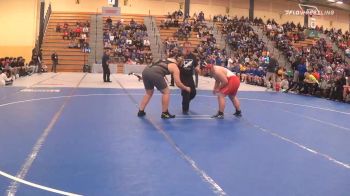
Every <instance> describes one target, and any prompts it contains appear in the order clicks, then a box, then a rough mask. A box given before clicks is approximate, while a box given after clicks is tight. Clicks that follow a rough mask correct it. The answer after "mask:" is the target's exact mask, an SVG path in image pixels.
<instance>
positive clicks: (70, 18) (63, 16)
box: [42, 12, 95, 72]
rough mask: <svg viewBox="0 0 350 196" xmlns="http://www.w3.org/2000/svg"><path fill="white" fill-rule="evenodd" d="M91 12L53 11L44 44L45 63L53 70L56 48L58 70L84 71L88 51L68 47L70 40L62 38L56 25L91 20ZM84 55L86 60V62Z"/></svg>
mask: <svg viewBox="0 0 350 196" xmlns="http://www.w3.org/2000/svg"><path fill="white" fill-rule="evenodd" d="M93 14H95V13H89V12H81V13H80V12H53V13H52V14H51V17H50V20H49V23H48V26H47V29H46V33H45V35H44V41H43V45H42V50H43V63H44V64H46V65H47V67H48V70H51V65H52V62H51V54H52V53H53V51H54V50H55V51H56V52H57V54H58V57H59V64H58V66H57V71H58V72H82V68H83V65H84V64H86V62H87V59H88V53H83V52H82V51H81V49H71V48H68V45H69V42H70V41H69V40H63V39H62V35H63V33H62V32H56V30H55V29H56V25H57V23H60V24H61V25H62V26H63V24H64V23H68V25H69V26H70V27H72V26H75V25H76V22H82V23H85V22H87V21H89V22H90V19H91V15H93ZM84 55H86V56H85V62H84Z"/></svg>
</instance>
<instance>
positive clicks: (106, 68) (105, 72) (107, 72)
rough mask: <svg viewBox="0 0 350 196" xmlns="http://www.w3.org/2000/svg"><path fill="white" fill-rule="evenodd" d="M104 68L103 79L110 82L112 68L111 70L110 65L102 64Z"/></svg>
mask: <svg viewBox="0 0 350 196" xmlns="http://www.w3.org/2000/svg"><path fill="white" fill-rule="evenodd" d="M102 68H103V81H104V82H108V81H110V79H109V76H110V75H111V70H109V67H108V66H102Z"/></svg>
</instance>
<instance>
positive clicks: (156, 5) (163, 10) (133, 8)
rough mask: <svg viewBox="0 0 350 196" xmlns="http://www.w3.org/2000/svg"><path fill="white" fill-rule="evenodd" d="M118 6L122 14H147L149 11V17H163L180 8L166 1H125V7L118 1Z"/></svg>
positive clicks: (178, 5) (175, 3) (177, 4)
mask: <svg viewBox="0 0 350 196" xmlns="http://www.w3.org/2000/svg"><path fill="white" fill-rule="evenodd" d="M119 6H120V7H121V11H122V13H131V14H148V13H149V11H150V12H151V15H165V14H167V13H168V12H173V11H175V10H178V9H179V8H180V4H179V3H178V2H169V1H166V0H127V4H126V5H124V0H119Z"/></svg>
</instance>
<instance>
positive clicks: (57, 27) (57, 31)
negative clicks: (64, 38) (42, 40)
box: [56, 23, 61, 33]
mask: <svg viewBox="0 0 350 196" xmlns="http://www.w3.org/2000/svg"><path fill="white" fill-rule="evenodd" d="M56 33H61V25H60V23H57V25H56Z"/></svg>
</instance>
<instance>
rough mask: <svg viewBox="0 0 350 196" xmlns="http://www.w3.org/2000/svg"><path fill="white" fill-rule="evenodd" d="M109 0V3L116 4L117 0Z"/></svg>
mask: <svg viewBox="0 0 350 196" xmlns="http://www.w3.org/2000/svg"><path fill="white" fill-rule="evenodd" d="M107 1H108V5H114V4H115V0H107Z"/></svg>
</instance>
